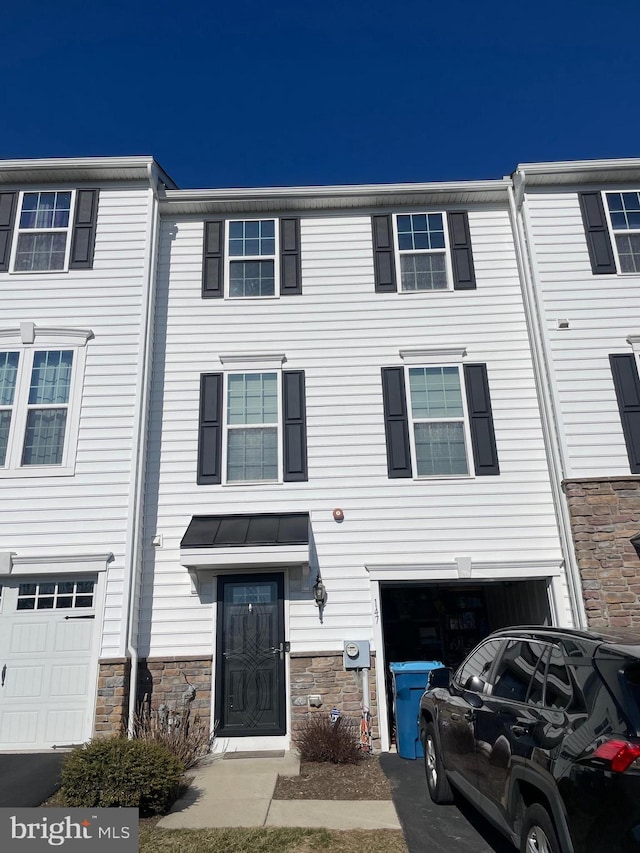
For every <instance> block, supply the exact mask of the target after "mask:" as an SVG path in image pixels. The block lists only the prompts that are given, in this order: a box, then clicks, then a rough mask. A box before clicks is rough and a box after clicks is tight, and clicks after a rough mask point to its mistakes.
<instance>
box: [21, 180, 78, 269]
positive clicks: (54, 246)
mask: <svg viewBox="0 0 640 853" xmlns="http://www.w3.org/2000/svg"><path fill="white" fill-rule="evenodd" d="M72 197H73V194H72V193H71V191H70V190H64V191H47V192H25V193H23V194H22V199H21V202H22V203H21V208H20V217H19V220H18V235H17V241H16V254H15V261H14V267H13V268H14V270H15V271H16V272H42V271H45V270H63V269H65V268H66V266H67V252H68V248H69V226H70V223H71V204H72Z"/></svg>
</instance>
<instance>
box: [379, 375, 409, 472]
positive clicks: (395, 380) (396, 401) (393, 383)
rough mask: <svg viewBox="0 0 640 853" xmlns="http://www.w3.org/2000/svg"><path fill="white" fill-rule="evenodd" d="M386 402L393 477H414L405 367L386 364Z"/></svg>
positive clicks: (388, 455) (387, 434)
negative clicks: (410, 447) (387, 365)
mask: <svg viewBox="0 0 640 853" xmlns="http://www.w3.org/2000/svg"><path fill="white" fill-rule="evenodd" d="M382 404H383V407H384V428H385V435H386V439H387V471H388V473H389V478H390V479H398V478H400V477H411V476H412V471H411V451H410V449H409V417H408V413H407V398H406V395H405V387H404V368H402V367H383V368H382Z"/></svg>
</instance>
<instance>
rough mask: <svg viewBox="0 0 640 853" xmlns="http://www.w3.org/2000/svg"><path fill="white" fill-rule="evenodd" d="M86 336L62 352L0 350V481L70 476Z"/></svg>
mask: <svg viewBox="0 0 640 853" xmlns="http://www.w3.org/2000/svg"><path fill="white" fill-rule="evenodd" d="M26 325H27V326H30V327H32V324H26ZM5 331H8V330H5ZM56 331H57V330H56ZM7 336H8V335H3V337H7ZM89 336H90V333H88V332H79V333H77V334H75V335H73V337H74V338H75V340H68V339H67V340H65V341H64V343H65V344H66V346H61V347H60V348H53V347H51V348H47V349H43V348H40V347H38V346H37V345H35V344H33V345H25V346H19V347H12V348H11V349H6V350H0V476H1V475H2V474H5V475H6V474H13V475H15V474H17V473H22V474H29V473H32V474H38V473H49V474H50V473H53V474H56V473H70V472H71V470H72V468H73V457H74V454H75V441H76V438H77V435H76V433H77V426H78V415H79V405H78V403H79V401H78V399H77V398H78V389H79V382H80V381H81V375H82V373H83V369H84V355H85V349H84V344H85V343H86V341H87V340H88V337H89ZM79 341H80V342H81V343H79ZM70 344H72V345H70Z"/></svg>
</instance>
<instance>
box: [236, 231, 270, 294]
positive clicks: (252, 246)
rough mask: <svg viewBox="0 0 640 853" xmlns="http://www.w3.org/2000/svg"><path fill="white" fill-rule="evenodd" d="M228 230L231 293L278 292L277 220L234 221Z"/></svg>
mask: <svg viewBox="0 0 640 853" xmlns="http://www.w3.org/2000/svg"><path fill="white" fill-rule="evenodd" d="M228 233H229V241H228V247H229V251H228V261H229V296H232V297H246V296H275V292H276V285H275V283H276V272H277V270H276V223H275V220H274V219H252V220H247V221H242V222H239V221H232V222H229V223H228Z"/></svg>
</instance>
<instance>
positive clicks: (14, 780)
mask: <svg viewBox="0 0 640 853" xmlns="http://www.w3.org/2000/svg"><path fill="white" fill-rule="evenodd" d="M64 756H65V753H64V752H21V753H6V752H5V753H0V806H2V807H5V806H9V807H13V808H20V807H30V806H39V805H40V804H41V803H43V802H44V801H45V800H46V799H47V798H48V797H50V796H51V794H53V792H54V791H55V790H57V788H58V777H59V775H60V767H61V765H62V759H63V758H64Z"/></svg>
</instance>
